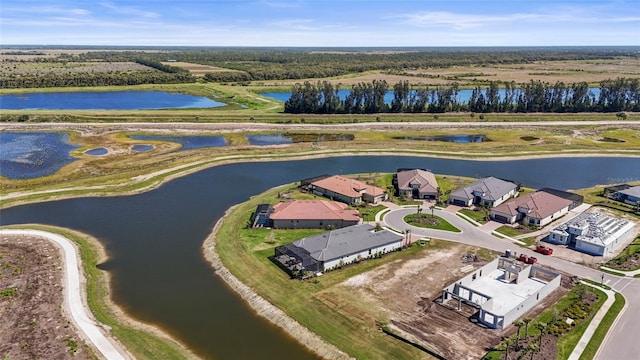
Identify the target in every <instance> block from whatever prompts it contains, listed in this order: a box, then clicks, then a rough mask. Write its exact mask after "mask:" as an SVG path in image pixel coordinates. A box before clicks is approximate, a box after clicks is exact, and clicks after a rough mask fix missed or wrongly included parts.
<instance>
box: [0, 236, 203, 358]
mask: <svg viewBox="0 0 640 360" xmlns="http://www.w3.org/2000/svg"><path fill="white" fill-rule="evenodd" d="M60 231H69V232H71V233H72V234H73V235H74V236H76V237H78V238H81V239H82V241H86V244H87V245H88V246H89V247H91V248H92V250H93V251H95V253H96V255H97V257H96V262H97V263H102V262H104V261H107V260H108V259H109V257H108V255H107V253H106V250H105V248H104V246H103V245H102V243H100V241H98V240H97V239H96V238H94V237H92V236H90V235H88V234H85V233H81V232H78V231H77V230H73V229H66V228H58V227H51V226H48V225H40V224H20V225H9V226H2V227H0V235H7V236H14V235H18V236H19V235H31V236H35V237H38V238H42V239H45V240H46V241H49V242H51V243H53V244H54V245H55V246H56V247H58V248H59V249H60V251H61V255H62V259H63V267H64V268H65V274H64V277H65V282H66V277H67V271H66V270H67V268H66V266H64V265H66V262H65V260H64V259H65V258H66V257H67V255H68V254H66V253H65V252H64V251H63V247H62V245H61V244H60V243H58V242H56V241H54V240H53V239H54V238H58V239H60V240H61V241H66V242H67V243H68V245H70V246H71V247H72V248H73V249H74V253H75V257H76V261H77V267H78V272H79V276H80V279H79V282H78V286H77V290H78V291H79V292H80V297H81V299H82V307H81V308H82V309H83V311H84V312H85V313H86V317H87V318H88V320H87V319H80V321H81V322H82V323H83V324H87V323H89V322H93V323H94V324H95V326H97V328H99V329H100V330H101V331H100V332H101V334H103V335H104V336H106V338H107V339H108V341H109V342H110V343H111V344H112V345H113V347H114V348H116V349H117V351H118V352H119V353H120V355H123V356H120V357H113V356H104V358H106V359H108V360H111V359H127V360H129V359H136V356H134V354H133V353H132V352H131V351H130V350H129V349H128V348H127V347H126V346H125V344H124V343H123V342H122V341H121V340H120V339H119V338H118V337H117V336H116V335H114V334H113V333H111V326H109V325H108V324H105V323H103V322H100V321H98V320H97V319H96V316H95V314H94V313H93V310H92V309H91V308H90V307H89V305H88V300H87V297H88V291H87V277H86V274H85V271H84V265H85V264H84V261H83V260H82V256H81V251H80V250H79V248H78V244H77V243H76V241H74V240H72V239H70V238H69V237H67V236H65V235H63V234H60ZM14 233H15V234H14ZM99 274H100V276H101V279H93V281H96V282H103V284H104V290H105V291H106V294H105V295H106V296H104V297H103V300H104V303H105V307H106V308H107V310H108V311H109V312H110V313H111V315H112V316H113V317H114V318H115V320H116V321H117V322H119V323H121V324H122V325H124V326H127V327H129V328H131V329H133V330H138V331H142V332H145V333H147V334H149V335H151V336H154V337H156V338H158V339H159V340H161V341H169V342H170V343H172V344H173V345H174V346H176V347H177V349H178V350H179V351H181V352H182V353H183V354H184V355H185V356H186V357H187V358H189V359H199V357H198V356H196V355H195V354H194V353H193V352H192V351H191V349H189V348H188V347H187V346H186V345H184V344H183V343H181V342H180V341H178V340H177V339H175V338H173V337H172V336H171V335H169V334H168V333H167V332H165V331H164V330H163V329H162V328H161V327H159V326H156V325H153V324H147V323H144V322H141V321H139V320H136V319H135V318H133V316H131V315H129V314H128V313H126V312H125V311H124V310H123V309H122V308H120V306H118V305H117V304H116V303H115V302H114V301H113V299H112V297H111V279H110V274H109V273H108V272H106V271H103V270H99ZM66 287H67V286H66V283H65V284H64V286H63V291H65V300H64V303H65V308H64V310H65V313H68V314H69V315H71V314H72V313H71V311H70V310H71V308H70V306H69V304H68V301H67V296H66ZM69 318H70V320H71V321H72V322H73V323H74V325H75V327H76V329H77V330H78V331H77V332H78V334H79V335H80V336H82V338H83V339H85V340H87V341H88V342H89V343H90V344H91V346H92V348H94V349H96V350H97V348H96V346H95V344H94V342H93V341H90V340H89V339H88V337H87V336H86V334H85V333H84V332H82V331H80V329H79V327H78V322H77V321H76V319H75V318H73V317H72V316H69ZM103 355H104V354H103Z"/></svg>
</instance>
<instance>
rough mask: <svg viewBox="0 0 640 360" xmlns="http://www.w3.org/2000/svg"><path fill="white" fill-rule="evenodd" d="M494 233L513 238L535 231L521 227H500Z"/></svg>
mask: <svg viewBox="0 0 640 360" xmlns="http://www.w3.org/2000/svg"><path fill="white" fill-rule="evenodd" d="M496 231H497V232H499V233H500V234H503V235H507V236H510V237H514V236H518V235H523V234H528V233H530V232H533V231H535V229H534V228H528V227H523V226H518V227H517V228H513V227H511V226H506V225H502V226H500V227H499V228H497V229H496Z"/></svg>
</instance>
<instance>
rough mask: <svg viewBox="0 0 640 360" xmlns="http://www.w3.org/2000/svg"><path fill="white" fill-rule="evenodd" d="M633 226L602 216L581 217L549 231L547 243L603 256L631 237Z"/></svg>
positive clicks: (590, 214)
mask: <svg viewBox="0 0 640 360" xmlns="http://www.w3.org/2000/svg"><path fill="white" fill-rule="evenodd" d="M634 226H635V224H634V223H632V222H630V221H627V220H624V219H618V218H614V217H612V216H608V215H605V214H603V213H598V212H595V213H582V214H580V215H578V216H576V217H574V218H573V219H571V220H569V221H567V222H566V223H564V224H561V225H559V226H557V227H555V228H554V229H553V230H551V231H549V235H548V236H547V238H546V241H548V242H551V243H554V244H560V245H568V246H569V247H572V248H574V249H576V250H578V251H582V252H586V253H588V254H591V255H596V256H606V255H609V254H610V253H611V252H612V251H613V249H614V248H615V247H616V246H618V245H620V244H623V243H624V242H625V241H626V240H628V239H629V238H630V237H631V236H633V228H634Z"/></svg>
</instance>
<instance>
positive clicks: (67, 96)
mask: <svg viewBox="0 0 640 360" xmlns="http://www.w3.org/2000/svg"><path fill="white" fill-rule="evenodd" d="M225 105H226V104H225V103H221V102H217V101H213V100H211V99H209V98H206V97H204V96H193V95H186V94H176V93H168V92H163V91H81V92H51V93H25V94H6V95H0V109H2V110H155V109H189V108H214V107H219V106H225Z"/></svg>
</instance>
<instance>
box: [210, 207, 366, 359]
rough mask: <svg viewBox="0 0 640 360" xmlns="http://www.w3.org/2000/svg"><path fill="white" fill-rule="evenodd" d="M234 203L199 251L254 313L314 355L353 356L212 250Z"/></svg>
mask: <svg viewBox="0 0 640 360" xmlns="http://www.w3.org/2000/svg"><path fill="white" fill-rule="evenodd" d="M236 207H237V205H234V206H232V207H230V208H229V209H227V211H225V214H224V215H223V216H222V217H221V218H220V219H219V220H218V221H217V222H216V224H215V225H214V227H213V230H212V231H211V233H210V234H209V236H207V238H206V239H205V240H204V242H203V243H202V255H203V256H204V258H205V259H206V260H207V262H208V263H209V265H210V266H211V270H212V271H213V272H214V274H216V275H217V276H218V277H220V279H222V280H223V281H224V282H225V283H226V284H227V286H229V288H231V289H232V290H233V291H234V292H235V293H236V294H238V295H239V296H240V297H241V298H242V300H244V301H245V303H246V304H247V305H249V306H250V307H251V308H252V309H253V311H254V312H255V313H256V314H257V315H259V316H260V317H262V318H264V319H266V320H267V321H269V322H270V323H271V324H273V325H275V326H277V327H279V328H281V329H282V330H284V331H285V332H286V333H287V334H288V335H289V336H291V337H292V338H293V339H295V340H296V341H297V342H298V343H300V344H302V345H303V346H305V347H306V348H307V349H309V350H310V351H312V352H313V353H315V354H316V355H318V356H320V357H322V358H324V359H336V360H347V359H354V358H352V357H350V356H349V355H348V354H346V353H345V352H343V351H341V350H340V349H338V348H337V347H335V346H334V345H332V344H329V343H328V342H326V341H325V340H324V339H322V338H321V337H320V336H318V335H317V334H316V333H314V332H312V331H311V330H309V329H308V328H307V327H305V326H303V325H302V324H300V323H299V322H298V321H296V320H295V319H294V318H292V317H290V316H289V315H287V314H286V313H285V312H284V311H282V310H281V309H280V308H278V307H276V306H275V305H273V304H272V303H270V302H269V301H267V300H266V299H265V298H263V297H262V296H260V295H258V293H256V292H255V291H253V289H251V288H250V287H249V286H248V285H246V284H244V283H243V282H241V281H240V280H238V278H237V277H235V275H233V274H232V273H231V272H230V271H229V269H227V268H226V267H225V266H224V264H223V263H222V260H220V257H219V256H218V253H217V252H216V250H215V246H216V235H217V232H218V230H219V228H220V226H221V225H222V223H223V222H224V220H226V218H227V216H228V215H229V213H231V212H232V211H233V210H235V208H236Z"/></svg>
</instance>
